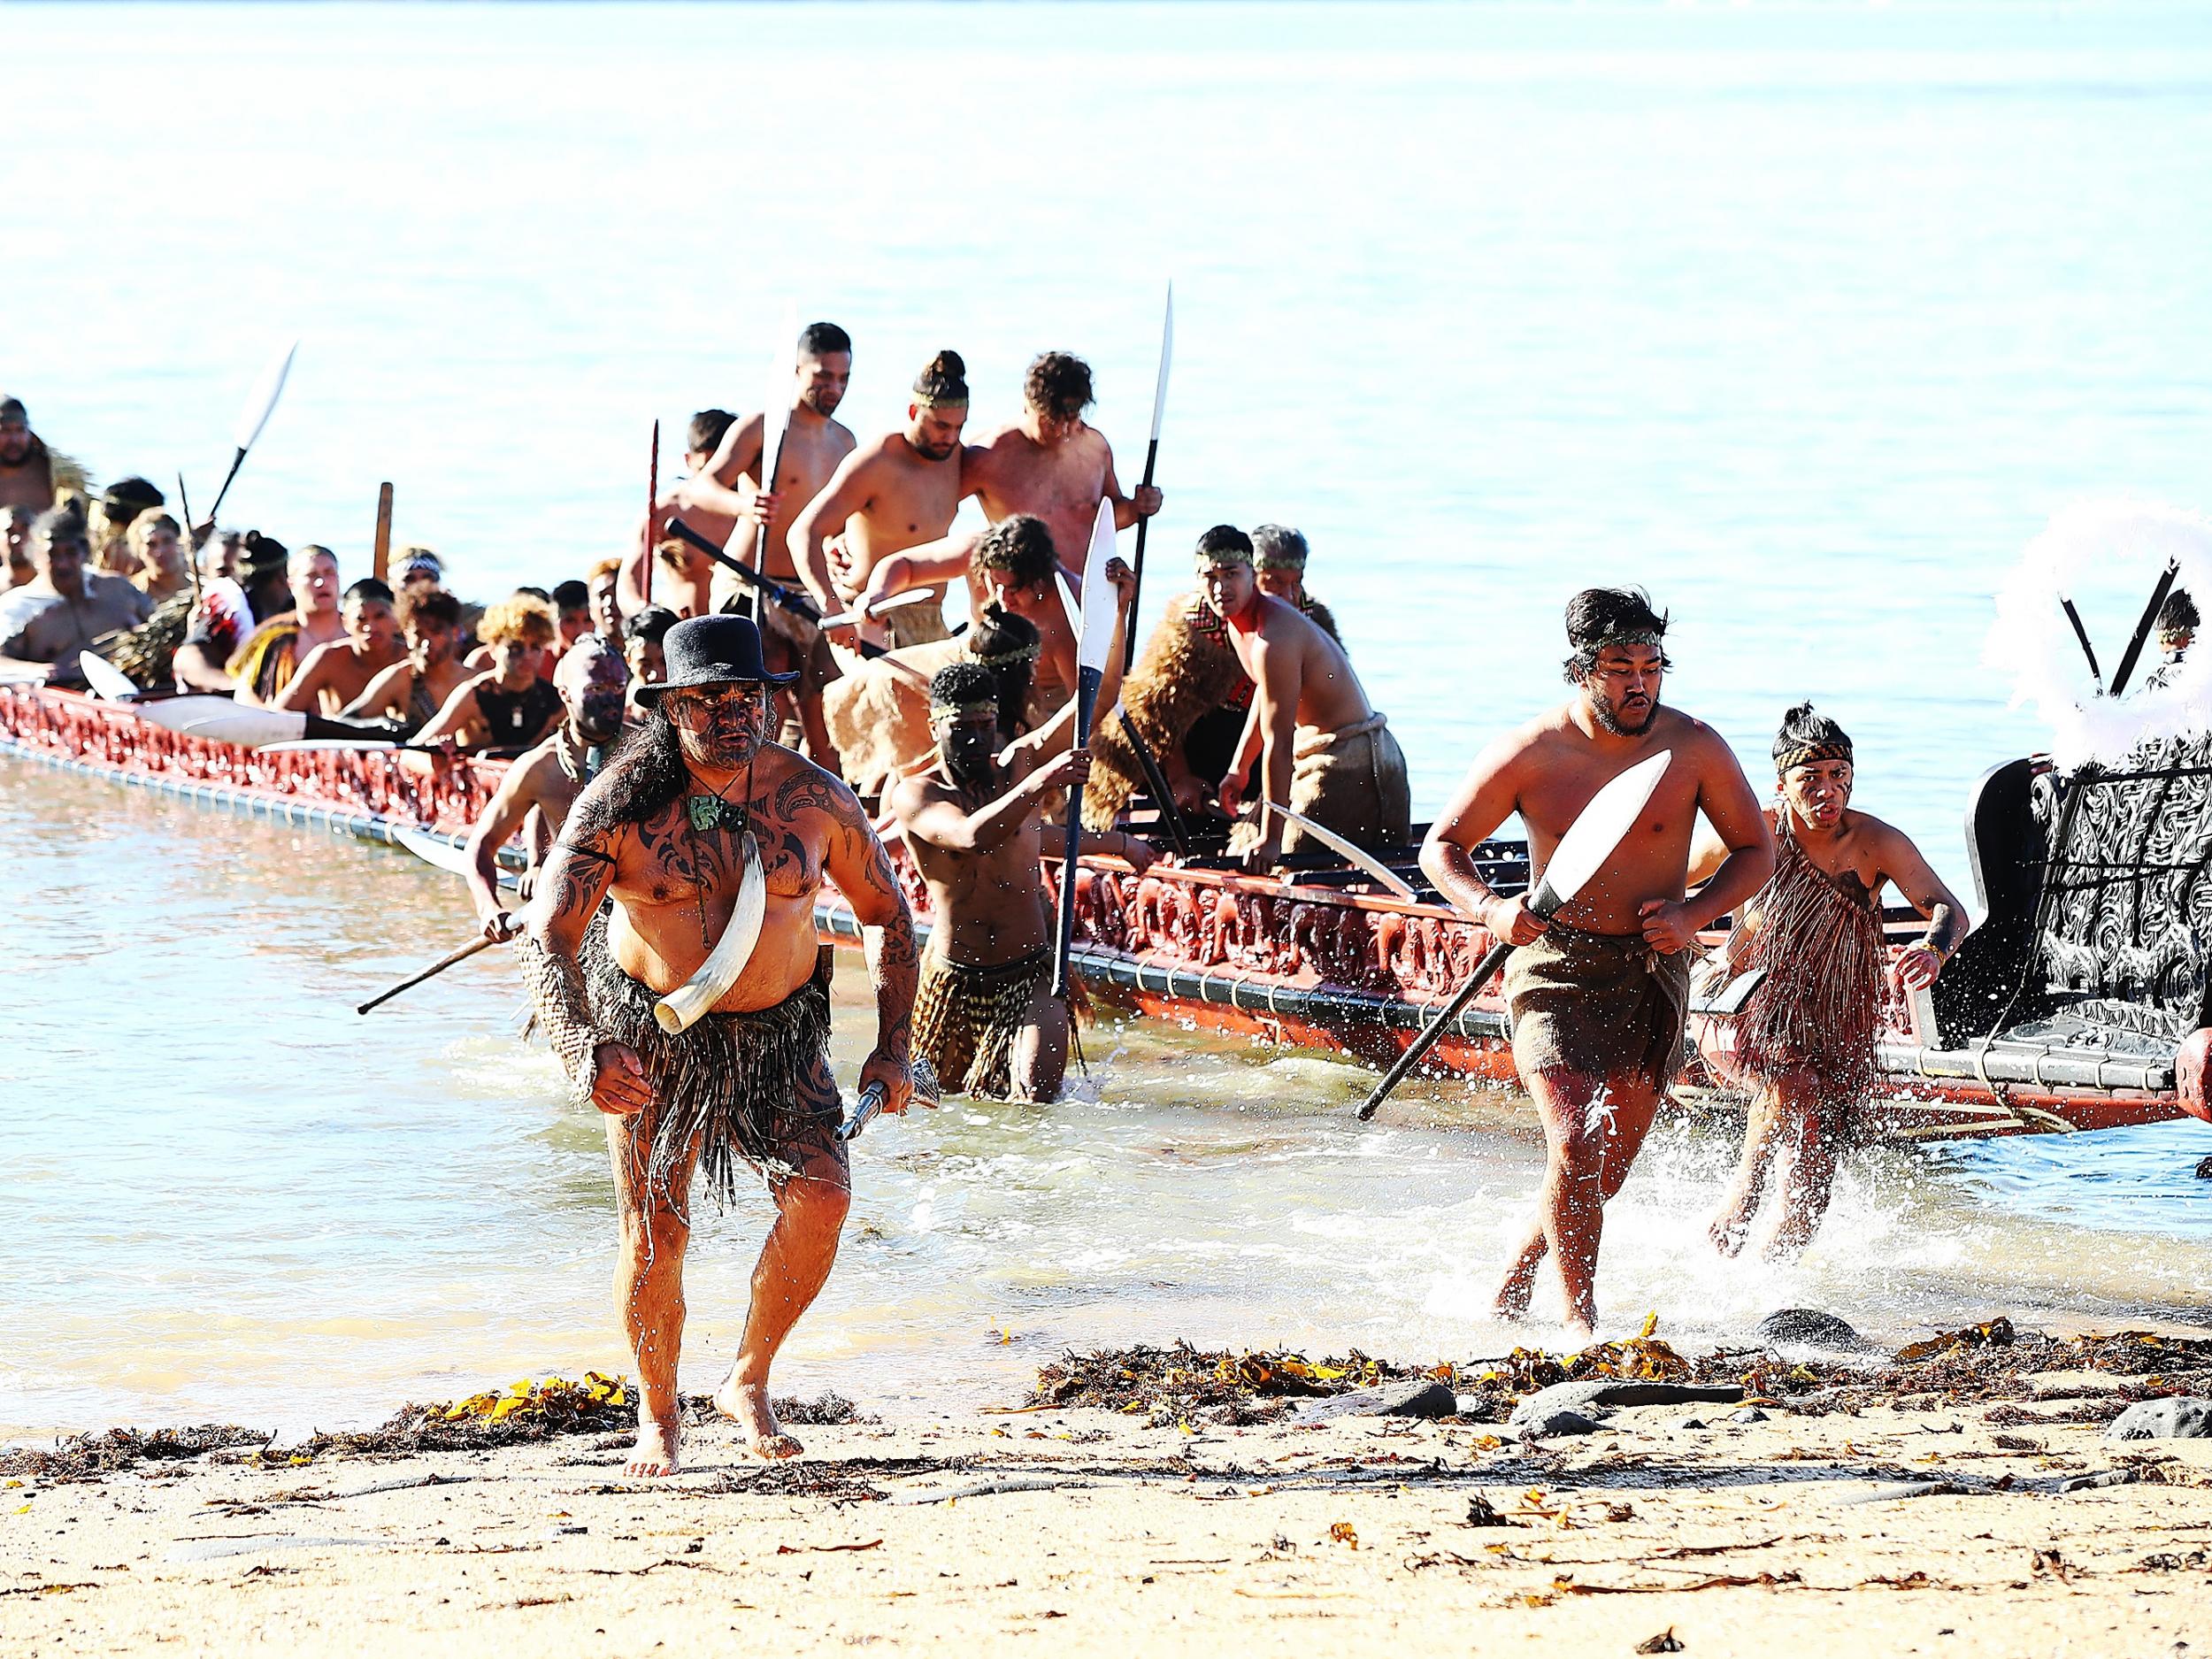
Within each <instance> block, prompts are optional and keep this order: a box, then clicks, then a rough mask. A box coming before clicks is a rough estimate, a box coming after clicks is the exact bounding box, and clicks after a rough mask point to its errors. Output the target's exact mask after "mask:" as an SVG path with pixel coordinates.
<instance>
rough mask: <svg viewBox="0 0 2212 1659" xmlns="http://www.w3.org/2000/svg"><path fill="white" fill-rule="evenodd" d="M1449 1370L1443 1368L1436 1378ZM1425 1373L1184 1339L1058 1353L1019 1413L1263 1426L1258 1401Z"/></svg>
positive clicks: (1283, 1400)
mask: <svg viewBox="0 0 2212 1659" xmlns="http://www.w3.org/2000/svg"><path fill="white" fill-rule="evenodd" d="M1447 1371H1448V1367H1447V1368H1440V1371H1439V1373H1438V1374H1440V1375H1442V1374H1445V1373H1446V1372H1447ZM1423 1374H1424V1373H1423V1372H1422V1371H1419V1370H1417V1368H1415V1367H1411V1366H1406V1365H1394V1364H1392V1363H1389V1362H1388V1361H1386V1360H1379V1359H1374V1358H1371V1357H1370V1356H1367V1355H1365V1354H1363V1353H1361V1352H1360V1351H1359V1350H1358V1349H1357V1348H1354V1349H1353V1350H1352V1351H1351V1352H1350V1353H1349V1354H1347V1355H1345V1356H1343V1357H1341V1358H1329V1359H1321V1360H1310V1359H1308V1358H1307V1357H1306V1356H1304V1355H1302V1354H1290V1353H1284V1352H1269V1353H1259V1352H1251V1351H1248V1352H1245V1353H1241V1354H1233V1353H1229V1352H1226V1351H1223V1352H1219V1353H1202V1352H1200V1351H1199V1350H1198V1349H1196V1348H1193V1347H1191V1345H1190V1344H1189V1343H1187V1342H1178V1343H1176V1344H1175V1345H1174V1346H1173V1347H1172V1348H1153V1347H1150V1346H1148V1345H1141V1346H1139V1347H1136V1348H1110V1349H1106V1350H1103V1351H1102V1352H1099V1353H1095V1354H1076V1353H1072V1352H1071V1353H1067V1354H1064V1355H1062V1356H1060V1357H1059V1358H1058V1359H1056V1360H1055V1361H1053V1363H1051V1364H1049V1365H1047V1366H1046V1367H1045V1368H1044V1369H1043V1370H1042V1371H1039V1372H1038V1373H1037V1382H1036V1386H1034V1387H1033V1388H1032V1389H1031V1390H1030V1391H1029V1395H1028V1398H1027V1399H1026V1400H1025V1402H1024V1409H1028V1410H1039V1409H1048V1408H1053V1407H1060V1408H1064V1409H1077V1408H1084V1407H1087V1408H1090V1409H1095V1410H1101V1411H1120V1412H1125V1413H1132V1414H1133V1413H1135V1412H1139V1411H1145V1412H1148V1413H1149V1414H1150V1417H1151V1421H1152V1422H1153V1423H1155V1424H1162V1423H1173V1422H1177V1421H1179V1420H1180V1419H1183V1418H1187V1417H1190V1416H1192V1415H1193V1414H1194V1413H1199V1412H1211V1413H1215V1414H1217V1416H1220V1417H1225V1419H1226V1420H1229V1421H1233V1422H1242V1423H1249V1422H1261V1421H1265V1420H1266V1417H1267V1416H1268V1415H1271V1414H1268V1413H1265V1412H1263V1411H1262V1412H1256V1411H1255V1410H1254V1409H1253V1408H1254V1402H1277V1403H1278V1405H1279V1409H1281V1408H1285V1407H1286V1406H1287V1404H1288V1402H1290V1401H1291V1400H1292V1399H1294V1398H1299V1397H1315V1396H1320V1395H1326V1394H1349V1393H1350V1392H1352V1391H1353V1390H1354V1389H1357V1388H1372V1387H1374V1386H1377V1385H1379V1384H1380V1383H1384V1382H1390V1381H1394V1380H1396V1379H1399V1378H1403V1377H1415V1376H1420V1375H1423Z"/></svg>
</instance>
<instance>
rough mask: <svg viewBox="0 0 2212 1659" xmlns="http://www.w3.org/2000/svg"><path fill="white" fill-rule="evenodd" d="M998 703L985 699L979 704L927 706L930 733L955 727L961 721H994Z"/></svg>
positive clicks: (992, 699) (937, 704) (938, 704)
mask: <svg viewBox="0 0 2212 1659" xmlns="http://www.w3.org/2000/svg"><path fill="white" fill-rule="evenodd" d="M997 718H998V702H997V700H996V699H995V698H987V699H985V700H984V701H982V702H979V703H931V704H930V705H929V725H930V729H931V730H932V731H935V730H936V729H937V728H938V727H939V726H957V725H959V724H960V722H961V721H963V720H986V719H988V720H995V719H997Z"/></svg>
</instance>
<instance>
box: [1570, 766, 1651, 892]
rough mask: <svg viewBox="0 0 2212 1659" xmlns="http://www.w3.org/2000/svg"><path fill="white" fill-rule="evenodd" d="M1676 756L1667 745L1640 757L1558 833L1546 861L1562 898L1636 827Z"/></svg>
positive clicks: (1580, 884)
mask: <svg viewBox="0 0 2212 1659" xmlns="http://www.w3.org/2000/svg"><path fill="white" fill-rule="evenodd" d="M1673 758H1674V751H1673V750H1672V749H1661V750H1660V751H1659V752H1658V753H1657V754H1656V755H1654V756H1652V757H1649V758H1648V759H1645V760H1640V761H1638V762H1637V763H1636V764H1634V765H1633V766H1631V767H1630V768H1629V769H1628V770H1627V771H1626V772H1623V773H1621V775H1620V776H1619V777H1617V778H1616V779H1614V780H1613V781H1612V782H1610V783H1609V784H1607V785H1606V786H1605V787H1604V788H1602V789H1601V790H1599V791H1598V792H1597V793H1596V794H1595V795H1592V796H1591V797H1590V804H1589V805H1587V806H1586V807H1584V808H1583V809H1582V816H1581V817H1579V818H1576V819H1575V821H1574V822H1573V824H1571V825H1570V826H1568V829H1567V833H1565V834H1564V835H1563V836H1561V837H1560V838H1559V847H1558V849H1557V850H1556V851H1555V852H1554V853H1553V854H1552V856H1551V863H1549V864H1546V865H1545V866H1544V882H1545V885H1546V886H1548V887H1550V888H1551V890H1552V891H1553V892H1554V893H1555V894H1557V895H1559V902H1561V903H1562V904H1567V903H1571V902H1572V901H1573V899H1574V896H1575V895H1577V894H1578V893H1579V892H1581V891H1582V889H1583V887H1585V886H1586V884H1587V883H1588V881H1589V879H1590V878H1591V877H1592V876H1594V875H1595V874H1597V872H1599V871H1600V870H1601V869H1602V868H1603V867H1604V864H1605V861H1606V860H1607V859H1609V858H1610V857H1611V856H1613V849H1615V848H1617V847H1618V846H1619V845H1620V844H1621V842H1622V841H1623V840H1624V838H1625V837H1626V836H1627V834H1628V832H1629V831H1630V830H1632V829H1633V828H1635V827H1636V819H1637V818H1638V816H1639V815H1640V813H1641V812H1642V811H1643V810H1644V806H1645V803H1647V802H1648V801H1649V800H1650V799H1651V795H1652V791H1654V790H1655V789H1656V788H1658V787H1659V780H1660V779H1662V778H1663V777H1664V776H1666V772H1667V764H1668V763H1669V762H1670V761H1671V760H1673Z"/></svg>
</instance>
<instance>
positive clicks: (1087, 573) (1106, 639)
mask: <svg viewBox="0 0 2212 1659" xmlns="http://www.w3.org/2000/svg"><path fill="white" fill-rule="evenodd" d="M1113 557H1114V504H1113V503H1111V502H1110V501H1102V502H1100V503H1098V517H1097V518H1096V519H1095V520H1094V521H1093V523H1092V525H1091V551H1090V556H1089V557H1087V558H1086V559H1085V560H1084V561H1083V613H1082V618H1081V623H1082V626H1080V627H1079V629H1078V630H1077V633H1076V645H1075V681H1076V686H1075V730H1074V732H1073V733H1072V734H1071V736H1072V739H1073V742H1074V746H1075V747H1076V748H1077V749H1086V748H1088V747H1089V745H1090V741H1091V716H1092V715H1093V714H1094V712H1095V711H1096V710H1097V707H1098V693H1099V689H1100V687H1101V686H1102V684H1103V683H1104V681H1105V677H1106V653H1107V652H1108V651H1109V650H1110V649H1112V647H1113V642H1114V618H1115V616H1116V615H1117V614H1118V608H1119V607H1118V600H1117V598H1116V596H1115V594H1114V585H1113V583H1111V582H1110V581H1108V580H1106V566H1107V565H1110V564H1111V563H1112V562H1113ZM1082 851H1083V790H1082V787H1081V786H1078V787H1075V788H1073V789H1071V790H1070V791H1069V792H1068V838H1067V849H1066V851H1065V853H1064V855H1063V856H1062V857H1061V860H1060V918H1059V920H1060V931H1059V933H1058V936H1057V937H1058V941H1059V944H1058V948H1057V949H1056V950H1055V951H1054V953H1053V957H1052V994H1053V995H1055V996H1056V997H1058V998H1059V999H1060V1000H1061V1001H1062V1002H1066V1001H1067V1000H1068V952H1069V951H1070V950H1071V949H1072V948H1073V947H1074V944H1075V865H1076V860H1077V859H1078V858H1079V857H1080V856H1081V855H1082Z"/></svg>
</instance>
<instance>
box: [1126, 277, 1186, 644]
mask: <svg viewBox="0 0 2212 1659" xmlns="http://www.w3.org/2000/svg"><path fill="white" fill-rule="evenodd" d="M1174 357H1175V284H1174V283H1172V282H1170V283H1169V284H1168V285H1167V317H1166V319H1165V320H1164V322H1163V323H1162V324H1161V325H1160V378H1159V380H1158V382H1157V384H1156V385H1155V386H1154V387H1153V388H1152V438H1151V441H1150V442H1148V443H1147V444H1146V445H1145V450H1144V481H1143V482H1142V483H1141V485H1140V486H1139V487H1138V488H1141V489H1150V488H1152V469H1153V468H1154V466H1156V465H1157V464H1158V462H1159V459H1160V418H1161V416H1162V415H1164V414H1165V413H1166V412H1167V370H1168V365H1169V364H1170V363H1171V361H1172V360H1173V359H1174ZM1151 522H1152V521H1151V520H1150V519H1149V518H1139V519H1138V520H1137V557H1136V560H1135V563H1134V564H1133V566H1132V568H1133V570H1134V571H1135V572H1136V576H1137V580H1136V585H1135V586H1134V587H1133V588H1132V589H1131V590H1130V594H1129V638H1128V640H1127V641H1126V643H1125V645H1124V646H1123V648H1122V649H1123V656H1122V661H1121V667H1122V672H1124V673H1126V672H1129V670H1130V669H1131V668H1133V666H1135V664H1136V661H1137V606H1138V604H1139V603H1141V601H1142V599H1143V597H1144V533H1145V530H1146V528H1147V526H1149V525H1150V524H1151Z"/></svg>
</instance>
